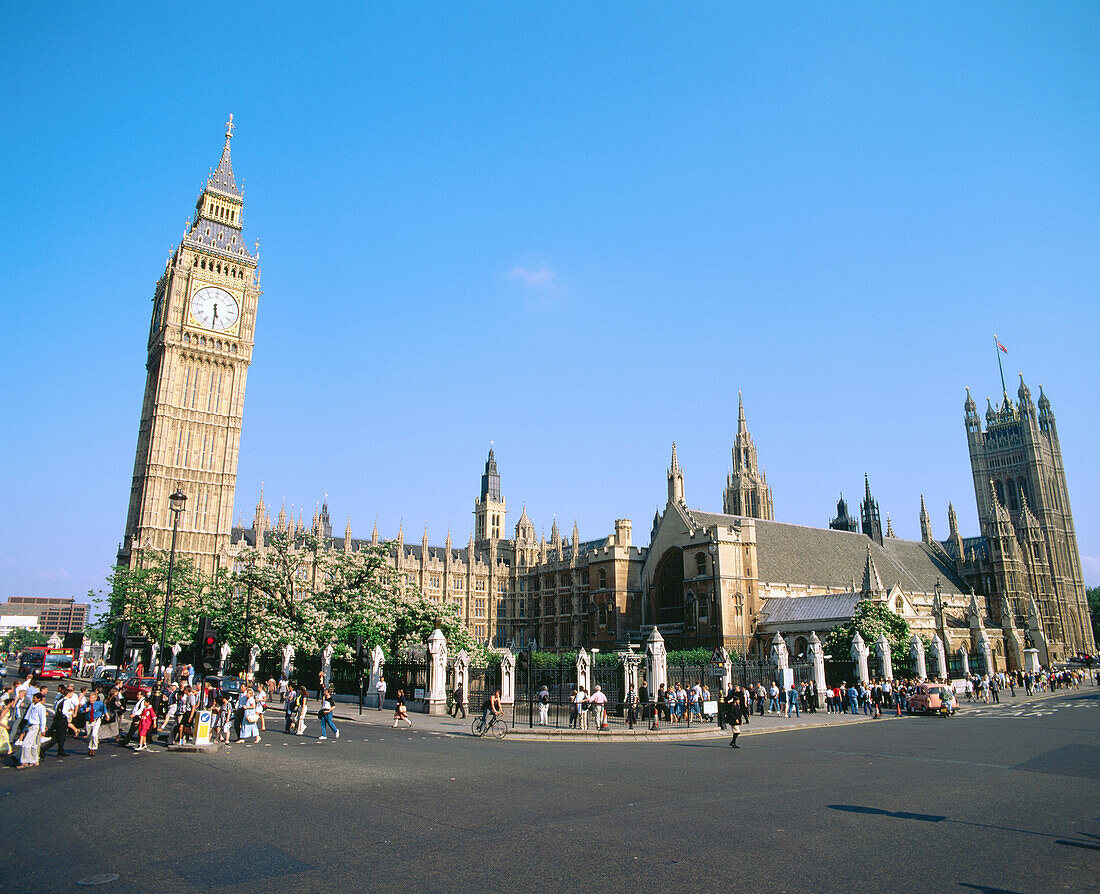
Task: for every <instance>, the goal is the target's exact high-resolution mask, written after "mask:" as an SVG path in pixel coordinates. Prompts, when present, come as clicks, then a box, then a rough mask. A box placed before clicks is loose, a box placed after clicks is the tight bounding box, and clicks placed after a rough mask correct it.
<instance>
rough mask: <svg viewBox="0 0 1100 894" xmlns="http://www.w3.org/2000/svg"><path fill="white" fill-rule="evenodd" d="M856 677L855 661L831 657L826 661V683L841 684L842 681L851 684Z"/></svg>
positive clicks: (829, 684)
mask: <svg viewBox="0 0 1100 894" xmlns="http://www.w3.org/2000/svg"><path fill="white" fill-rule="evenodd" d="M855 678H856V663H855V662H854V661H850V660H849V661H841V660H837V659H830V660H828V661H826V662H825V685H826V686H831V687H835V686H839V685H840V684H841V683H848V684H851V683H852V682H853V681H854V680H855Z"/></svg>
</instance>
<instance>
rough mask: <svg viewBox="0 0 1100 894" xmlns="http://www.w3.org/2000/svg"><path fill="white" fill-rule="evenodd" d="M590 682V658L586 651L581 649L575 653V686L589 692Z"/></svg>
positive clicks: (590, 689)
mask: <svg viewBox="0 0 1100 894" xmlns="http://www.w3.org/2000/svg"><path fill="white" fill-rule="evenodd" d="M591 684H592V659H591V658H589V657H588V652H587V651H586V650H585V649H581V650H580V651H579V652H578V653H577V688H578V689H583V690H584V691H585V692H587V693H589V694H591V692H592V685H591Z"/></svg>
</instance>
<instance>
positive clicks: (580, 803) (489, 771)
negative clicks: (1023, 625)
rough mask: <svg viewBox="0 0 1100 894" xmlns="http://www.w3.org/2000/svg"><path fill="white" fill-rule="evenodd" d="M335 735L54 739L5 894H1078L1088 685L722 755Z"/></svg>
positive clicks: (1093, 778) (20, 781)
mask: <svg viewBox="0 0 1100 894" xmlns="http://www.w3.org/2000/svg"><path fill="white" fill-rule="evenodd" d="M272 713H273V715H274V716H277V715H278V712H277V711H276V712H272ZM274 716H273V717H272V719H274ZM414 720H415V717H414ZM272 725H273V726H274V725H276V724H272ZM341 729H342V736H341V738H340V739H339V740H330V741H328V742H319V741H317V740H314V739H301V738H294V737H288V736H284V735H283V734H282V733H279V732H271V731H269V732H268V733H266V734H265V736H264V740H263V742H262V743H261V744H260V745H256V746H239V745H234V746H232V748H231V749H229V750H228V752H223V753H221V754H216V755H190V754H188V755H184V754H175V753H173V754H169V753H167V752H165V751H164V750H163V749H161V748H156V749H153V750H150V751H149V752H145V753H142V754H135V753H133V752H131V751H128V750H122V749H117V748H115V747H113V746H104V747H103V748H102V749H101V751H100V754H99V756H98V757H96V758H94V759H91V758H85V757H83V751H84V748H83V746H82V745H74V748H73V750H74V752H75V753H74V755H73V756H71V757H68V758H66V759H65V760H64V761H57V760H55V759H53V758H52V757H51V758H48V759H47V761H46V762H44V763H43V764H42V766H40V767H38V768H37V769H29V770H21V771H15V770H10V769H3V770H0V796H2V799H3V800H2V802H0V803H2V804H3V807H4V808H5V812H4V815H5V816H6V817H7V819H8V822H7V824H6V828H5V835H4V841H5V845H6V847H5V856H4V866H5V872H4V874H3V876H0V877H4V878H6V880H7V881H8V888H9V889H10V890H19V891H26V892H33V891H51V892H52V891H68V890H74V887H75V885H76V884H77V883H78V882H80V881H97V880H98V879H96V876H101V875H102V876H111V875H115V874H117V875H118V879H117V880H116V881H113V882H106V883H104V884H102V885H99V886H96V888H95V889H96V890H100V891H104V892H123V891H125V892H131V891H134V892H144V891H148V892H154V891H155V892H170V891H171V892H174V891H179V892H195V891H219V892H220V891H225V892H242V894H243V892H248V894H255V892H262V891H280V892H313V891H332V890H341V889H342V890H344V891H349V892H350V891H468V890H476V891H490V892H497V891H507V892H511V891H562V890H574V889H576V890H595V891H601V892H604V891H631V892H636V891H646V892H650V891H681V890H707V891H768V892H784V891H800V892H801V891H807V892H833V891H836V892H851V891H890V892H905V891H918V892H927V891H931V892H960V894H969V892H975V891H977V892H987V894H1012V892H1044V894H1046V892H1061V891H1066V892H1074V894H1077V892H1088V891H1100V690H1097V689H1096V688H1090V689H1084V690H1081V691H1080V692H1076V693H1067V694H1064V695H1062V694H1059V695H1055V696H1052V697H1050V698H1047V699H1043V700H1040V701H1037V702H1034V703H1031V704H1029V705H1027V706H1026V707H1025V706H1021V704H1020V703H1018V702H1017V703H1007V704H1004V705H1002V706H1000V707H989V708H985V707H983V708H980V709H977V710H971V711H969V712H967V713H964V714H961V715H959V716H958V717H955V718H951V719H944V718H909V717H905V718H900V719H897V718H886V719H883V720H880V721H874V722H869V723H861V724H852V725H848V726H836V727H829V728H817V729H802V730H797V731H792V732H777V733H768V734H760V733H755V734H747V735H743V736H742V737H741V740H740V743H741V744H742V745H743V747H742V748H740V749H738V750H734V749H731V748H729V747H728V745H727V743H726V741H724V740H715V739H707V740H699V741H690V742H689V741H685V742H675V743H637V744H635V743H626V744H612V743H569V742H566V743H544V742H530V741H526V742H525V741H519V740H505V741H503V742H498V741H488V740H479V739H474V738H472V737H470V736H468V735H451V734H445V733H434V734H429V733H425V732H423V731H420V730H412V731H406V730H391V729H388V728H384V729H383V728H379V727H376V726H371V727H367V726H359V725H357V724H354V723H348V722H345V723H343V724H342V725H341ZM81 890H83V888H81Z"/></svg>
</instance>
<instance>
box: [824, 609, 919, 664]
mask: <svg viewBox="0 0 1100 894" xmlns="http://www.w3.org/2000/svg"><path fill="white" fill-rule="evenodd" d="M857 630H858V631H859V635H860V636H861V637H863V641H864V642H865V643H866V644H867V648H868V649H870V651H871V654H872V655H873V654H874V652H875V643H876V642H877V641H878V638H879V634H882V633H885V634H886V641H887V642H888V643H889V644H890V650H891V652H892V653H893V654H894V655H900V654H907V653H908V651H909V639H910V636H911V634H910V632H909V622H908V621H906V620H905V619H904V618H903V617H902V616H901V615H899V614H895V613H894V612H892V611H890V608H889V606H887V605H886V603H885V602H878V601H876V600H872V599H861V600H860V601H859V602H857V603H856V608H855V612H854V613H853V615H852V619H851V620H850V621H848V622H846V623H844V624H838V625H837V626H836V627H834V628H833V629H832V630H831V631H829V635H828V636H827V637H826V638H825V651H826V652H828V653H831V654H832V655H833V656H834V657H836V658H838V659H840V660H847V659H848V656H849V655H850V654H851V651H852V640H853V639H854V638H855V635H856V631H857Z"/></svg>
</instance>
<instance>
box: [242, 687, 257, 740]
mask: <svg viewBox="0 0 1100 894" xmlns="http://www.w3.org/2000/svg"><path fill="white" fill-rule="evenodd" d="M245 694H246V696H247V697H246V698H245V700H244V722H243V723H242V724H241V735H240V738H241V739H248V738H251V739H252V743H253V744H254V745H258V744H259V742H260V728H259V726H257V723H259V720H260V715H259V712H258V711H257V710H256V704H257V700H256V693H255V692H254V691H253V689H252V687H251V686H249V687H248V688H247V689H246V690H245Z"/></svg>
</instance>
